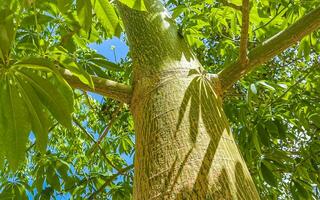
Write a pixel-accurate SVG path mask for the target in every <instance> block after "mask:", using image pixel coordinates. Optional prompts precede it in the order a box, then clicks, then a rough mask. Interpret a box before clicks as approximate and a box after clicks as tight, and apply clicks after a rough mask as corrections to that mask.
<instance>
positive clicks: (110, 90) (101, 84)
mask: <svg viewBox="0 0 320 200" xmlns="http://www.w3.org/2000/svg"><path fill="white" fill-rule="evenodd" d="M60 72H61V74H62V76H63V77H64V79H65V80H66V81H67V82H68V83H69V84H70V85H71V86H72V87H74V88H78V89H82V90H85V91H91V92H94V93H98V94H100V95H103V96H106V97H110V98H112V99H115V100H118V101H120V102H123V103H127V104H130V101H131V94H132V89H131V87H130V86H128V85H125V84H122V83H118V82H115V81H112V80H108V79H104V78H101V77H95V76H91V78H92V80H93V83H94V88H91V87H90V86H88V85H86V84H84V83H82V82H81V81H80V80H79V79H78V78H77V77H75V76H73V75H72V73H71V72H70V71H69V70H67V69H60Z"/></svg>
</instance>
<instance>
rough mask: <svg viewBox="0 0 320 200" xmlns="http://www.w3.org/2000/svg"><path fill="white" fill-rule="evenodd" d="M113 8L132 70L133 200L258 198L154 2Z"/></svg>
mask: <svg viewBox="0 0 320 200" xmlns="http://www.w3.org/2000/svg"><path fill="white" fill-rule="evenodd" d="M145 3H146V6H147V8H148V12H139V11H135V10H130V9H128V8H127V7H125V6H123V5H118V7H119V10H120V14H121V17H122V19H123V21H124V25H125V28H126V33H127V35H128V39H129V45H130V48H131V51H132V58H133V65H134V80H133V83H134V84H133V98H132V101H131V111H132V113H133V116H134V122H135V131H136V155H135V169H134V170H135V177H134V199H139V200H140V199H246V200H247V199H254V200H256V199H259V195H258V193H257V191H256V189H255V186H254V183H253V181H252V179H251V176H250V174H249V172H248V170H247V167H246V165H245V163H244V161H243V159H242V157H241V155H240V153H239V150H238V148H237V146H236V144H235V142H234V139H233V137H232V134H231V132H230V128H229V125H228V122H227V119H226V116H225V114H224V112H223V109H222V102H221V98H220V96H219V94H218V90H217V89H216V88H218V83H217V82H212V81H210V80H209V79H208V77H207V76H206V74H204V73H203V72H202V69H201V64H200V63H199V62H198V60H197V59H196V58H195V57H194V55H193V54H192V52H191V51H190V49H189V47H188V46H187V45H186V43H185V41H184V39H183V38H182V37H181V36H179V34H178V33H177V31H176V27H175V25H174V22H173V21H171V19H170V17H169V16H168V15H167V14H166V11H165V10H164V8H163V7H162V5H161V4H160V3H159V2H156V1H154V0H145Z"/></svg>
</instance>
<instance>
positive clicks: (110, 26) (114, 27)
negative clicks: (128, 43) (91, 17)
mask: <svg viewBox="0 0 320 200" xmlns="http://www.w3.org/2000/svg"><path fill="white" fill-rule="evenodd" d="M91 4H92V6H93V9H94V11H95V13H96V15H97V17H98V19H99V21H100V23H101V24H102V26H103V27H104V28H105V29H106V31H107V32H108V33H109V34H110V35H111V36H118V37H119V36H120V32H119V30H121V27H120V22H119V18H118V16H117V14H116V11H115V9H114V8H113V6H112V5H111V4H110V3H109V1H107V0H91Z"/></svg>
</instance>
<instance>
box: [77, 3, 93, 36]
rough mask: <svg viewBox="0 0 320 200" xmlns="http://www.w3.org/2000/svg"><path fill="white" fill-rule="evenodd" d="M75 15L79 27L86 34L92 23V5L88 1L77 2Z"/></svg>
mask: <svg viewBox="0 0 320 200" xmlns="http://www.w3.org/2000/svg"><path fill="white" fill-rule="evenodd" d="M77 15H78V18H79V22H80V25H81V26H82V28H83V29H84V30H85V31H87V32H88V31H89V30H90V27H91V23H92V5H91V2H90V1H89V0H77Z"/></svg>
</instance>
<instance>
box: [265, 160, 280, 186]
mask: <svg viewBox="0 0 320 200" xmlns="http://www.w3.org/2000/svg"><path fill="white" fill-rule="evenodd" d="M261 172H262V176H263V178H264V180H265V181H266V182H267V183H268V184H269V185H271V186H277V179H276V178H275V176H274V175H273V173H272V171H271V170H270V169H269V167H268V166H267V165H266V162H265V161H262V162H261Z"/></svg>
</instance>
